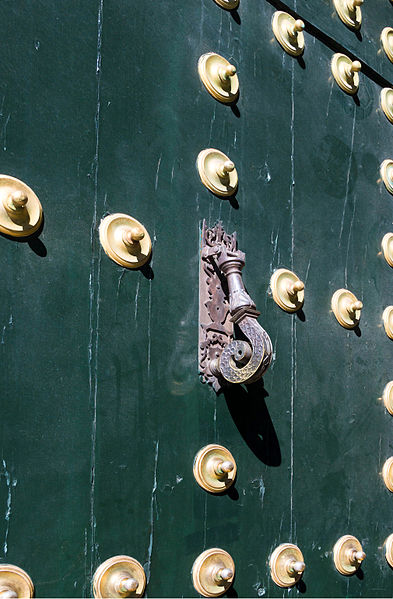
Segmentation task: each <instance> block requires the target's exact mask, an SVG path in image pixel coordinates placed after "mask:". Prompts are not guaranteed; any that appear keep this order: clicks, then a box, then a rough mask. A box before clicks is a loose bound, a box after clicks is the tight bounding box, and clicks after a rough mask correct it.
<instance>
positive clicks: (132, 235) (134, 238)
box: [122, 227, 145, 249]
mask: <svg viewBox="0 0 393 599" xmlns="http://www.w3.org/2000/svg"><path fill="white" fill-rule="evenodd" d="M144 236H145V233H144V231H143V229H141V228H140V227H126V228H125V229H124V230H123V235H122V239H123V242H124V243H125V245H126V246H127V247H128V248H132V249H133V248H134V247H135V244H137V243H139V242H140V241H142V239H143V238H144Z"/></svg>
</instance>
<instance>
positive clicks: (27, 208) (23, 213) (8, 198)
mask: <svg viewBox="0 0 393 599" xmlns="http://www.w3.org/2000/svg"><path fill="white" fill-rule="evenodd" d="M42 218H43V216H42V206H41V203H40V201H39V199H38V197H37V196H36V194H35V193H34V191H33V190H32V189H31V188H30V187H28V185H26V183H23V181H20V180H19V179H16V178H15V177H10V176H9V175H0V232H1V233H5V234H6V235H11V236H12V237H27V236H29V235H32V234H33V233H35V232H36V231H37V230H38V229H39V228H40V226H41V224H42Z"/></svg>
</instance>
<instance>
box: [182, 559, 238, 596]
mask: <svg viewBox="0 0 393 599" xmlns="http://www.w3.org/2000/svg"><path fill="white" fill-rule="evenodd" d="M234 576H235V563H234V561H233V559H232V557H231V556H230V555H229V553H228V552H227V551H224V550H223V549H219V548H218V547H214V548H212V549H207V550H206V551H204V552H203V553H201V555H199V556H198V557H197V558H196V560H195V562H194V564H193V566H192V582H193V585H194V588H195V590H196V591H197V592H198V593H200V594H201V595H202V596H203V597H220V596H221V595H223V594H224V593H226V592H227V591H228V589H229V587H230V586H231V585H232V583H233V580H234Z"/></svg>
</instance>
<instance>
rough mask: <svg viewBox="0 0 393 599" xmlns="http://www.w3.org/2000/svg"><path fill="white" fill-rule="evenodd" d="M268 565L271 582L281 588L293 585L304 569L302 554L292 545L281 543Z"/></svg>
mask: <svg viewBox="0 0 393 599" xmlns="http://www.w3.org/2000/svg"><path fill="white" fill-rule="evenodd" d="M269 563H270V574H271V577H272V579H273V581H274V582H275V583H276V584H277V585H278V586H279V587H282V588H289V587H292V586H293V585H295V584H296V583H297V582H298V581H299V579H300V578H301V576H302V574H303V572H304V569H305V567H306V566H305V563H304V558H303V554H302V552H301V551H300V549H299V547H297V546H296V545H293V544H292V543H283V544H282V545H279V546H278V547H276V549H275V550H274V551H273V553H272V555H271V557H270V562H269Z"/></svg>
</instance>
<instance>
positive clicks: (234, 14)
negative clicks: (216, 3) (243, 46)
mask: <svg viewBox="0 0 393 599" xmlns="http://www.w3.org/2000/svg"><path fill="white" fill-rule="evenodd" d="M229 12H230V14H231V17H232V19H233V20H234V21H235V23H237V24H238V25H240V24H241V22H242V20H241V18H240V15H239V12H238V10H237V8H234V9H233V10H230V11H229Z"/></svg>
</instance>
